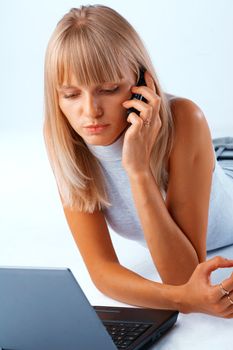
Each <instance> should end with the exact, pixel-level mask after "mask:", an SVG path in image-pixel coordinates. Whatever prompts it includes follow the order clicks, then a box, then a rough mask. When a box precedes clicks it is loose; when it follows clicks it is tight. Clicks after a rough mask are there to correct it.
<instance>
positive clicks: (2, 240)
mask: <svg viewBox="0 0 233 350" xmlns="http://www.w3.org/2000/svg"><path fill="white" fill-rule="evenodd" d="M0 162H1V172H0V198H1V200H0V265H4V266H48V267H64V266H65V267H69V268H71V270H72V271H73V273H74V275H75V277H76V278H77V280H78V282H79V284H80V285H81V287H82V289H83V291H84V292H85V294H86V296H87V298H88V299H89V301H90V303H91V304H92V305H116V306H125V304H123V303H120V302H117V301H115V300H112V299H110V298H108V297H106V296H105V295H103V294H102V293H101V292H99V291H98V290H97V289H96V288H95V286H94V285H93V283H92V281H91V279H90V277H89V275H88V273H87V270H86V268H85V266H84V263H83V261H82V259H81V256H80V254H79V251H78V249H77V248H76V246H75V243H74V241H73V239H72V236H71V234H70V232H69V229H68V226H67V223H66V221H65V218H64V214H63V210H62V207H61V204H60V200H59V196H58V193H57V188H56V184H55V181H54V178H53V175H52V172H51V169H50V166H49V163H48V160H47V156H46V153H45V148H44V144H43V139H42V137H41V135H40V134H39V133H36V134H34V133H32V134H25V135H22V134H20V135H18V134H13V133H2V134H0ZM111 235H112V239H113V243H114V245H115V248H116V251H117V254H118V257H119V259H120V261H121V263H122V264H124V265H125V266H127V267H128V268H131V269H132V270H133V271H135V272H137V273H139V274H141V275H142V276H144V277H146V278H150V279H153V280H158V281H159V276H158V274H157V273H156V271H155V269H154V266H153V263H152V260H151V258H150V256H149V253H148V251H147V249H145V248H143V247H141V246H139V245H138V244H136V243H134V242H130V241H127V240H124V239H122V238H121V237H118V236H116V235H115V234H114V233H113V232H111ZM125 251H127V252H128V251H130V252H132V254H130V255H129V254H125V253H124V252H125ZM217 254H219V255H223V256H225V257H228V258H233V246H230V247H226V248H224V249H221V250H219V251H216V252H214V253H211V254H209V257H211V256H213V255H217ZM230 271H231V272H232V269H229V270H218V271H216V272H215V273H213V275H212V280H213V282H214V283H218V282H220V281H221V280H222V279H223V278H224V277H227V276H228V275H229V274H230ZM197 348H198V349H199V350H202V349H203V350H206V349H211V350H219V349H225V350H232V349H233V319H231V320H226V319H222V318H216V317H211V316H208V315H203V314H189V315H184V314H180V315H179V317H178V321H177V323H176V325H175V326H174V327H173V329H172V330H171V331H169V333H168V334H167V335H166V336H164V337H163V338H162V339H160V340H159V342H157V343H156V344H155V345H154V346H153V347H152V349H160V350H184V349H185V350H186V349H189V350H194V349H195V350H196V349H197Z"/></svg>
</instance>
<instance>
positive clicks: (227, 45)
mask: <svg viewBox="0 0 233 350" xmlns="http://www.w3.org/2000/svg"><path fill="white" fill-rule="evenodd" d="M88 3H89V4H90V2H88ZM88 3H87V2H86V3H82V2H79V1H69V0H37V1H33V0H15V1H13V0H0V50H1V53H0V72H1V73H0V77H1V78H0V79H1V81H0V101H1V110H0V266H1V265H4V266H9V265H10V266H37V267H38V266H39V267H40V266H43V267H45V266H48V267H59V266H61V267H66V266H67V267H69V268H71V270H72V271H73V273H74V275H75V277H76V278H77V280H78V282H79V284H80V285H81V287H82V289H83V290H84V292H85V294H86V296H87V297H88V299H89V301H90V302H91V303H92V304H94V305H119V306H122V304H121V303H120V302H117V301H115V300H112V299H111V298H108V297H107V296H105V295H104V294H102V293H101V292H100V291H98V290H97V289H96V288H95V286H94V284H93V282H92V280H91V279H90V276H89V274H88V272H87V269H86V267H85V265H84V263H83V260H82V258H81V255H80V253H79V251H78V249H77V247H76V245H75V243H74V241H73V239H72V236H71V234H70V230H69V228H68V225H67V223H66V221H65V216H64V213H63V209H62V206H61V203H60V198H59V195H58V191H57V187H56V183H55V180H54V177H53V174H52V171H51V168H50V165H49V162H48V159H47V155H46V152H45V147H44V142H43V138H42V122H43V61H44V53H45V48H46V45H47V42H48V40H49V37H50V35H51V33H52V30H53V29H54V27H55V25H56V23H57V22H58V20H59V19H60V18H61V16H62V15H63V14H64V13H65V12H67V11H68V10H69V9H70V8H71V7H78V6H80V5H81V4H88ZM97 3H98V2H97ZM101 3H102V4H106V5H109V6H111V7H113V8H114V9H116V10H117V11H119V12H120V13H121V14H122V15H123V16H125V17H126V18H127V19H128V20H129V22H131V23H132V24H133V25H134V27H135V28H136V29H137V30H138V32H139V34H140V35H141V37H142V38H143V40H144V42H145V44H146V46H147V48H148V49H149V52H150V55H151V57H152V60H153V62H154V66H155V69H156V71H157V73H158V76H159V78H160V81H161V84H162V86H163V88H164V90H165V91H167V92H170V93H172V94H175V95H179V96H184V97H187V98H190V99H192V100H193V101H194V102H196V103H197V104H198V105H199V106H200V107H201V108H202V110H203V111H204V113H205V115H206V118H207V121H208V123H209V125H210V128H211V132H212V136H213V137H218V136H233V98H232V81H233V79H232V78H233V68H232V62H233V49H232V42H233V1H232V0H221V1H220V0H192V1H191V0H160V1H158V0H143V1H138V0H134V1H129V0H124V1H123V0H118V1H101ZM91 4H95V2H91ZM100 234H101V232H100ZM110 234H111V238H112V240H113V244H114V247H115V249H116V252H117V255H118V258H119V260H120V262H121V264H122V265H123V266H125V267H127V268H129V269H131V270H132V271H135V272H136V273H138V274H140V275H141V276H144V277H145V278H148V279H151V280H156V281H158V280H159V276H158V273H157V272H156V271H155V268H154V265H153V262H152V259H151V257H150V254H149V252H148V250H147V249H145V248H143V247H141V246H139V245H137V244H136V243H135V242H130V241H128V240H124V239H123V238H121V237H118V236H117V235H116V234H114V233H113V232H111V230H110ZM232 248H233V246H231V247H229V248H225V249H223V250H222V251H220V252H219V254H221V255H223V256H226V257H228V258H233V249H232ZM128 252H130V254H129V253H128ZM214 254H217V253H214ZM209 257H210V255H209ZM228 275H229V271H227V269H223V270H218V271H217V273H216V274H215V275H214V277H215V283H217V282H220V281H222V280H223V278H224V277H227V276H228ZM123 306H125V305H124V304H123ZM232 322H233V321H232V320H223V319H220V318H215V317H210V316H208V315H203V314H190V315H181V314H180V316H179V319H178V322H177V324H176V327H175V329H173V330H172V332H170V333H169V335H168V336H166V337H164V338H163V339H161V340H160V342H159V343H157V344H156V345H155V347H154V348H156V349H158V350H169V349H177V350H186V349H189V350H196V349H197V348H198V349H200V350H206V349H212V350H219V349H220V348H224V349H227V350H230V349H232ZM200 325H201V327H200Z"/></svg>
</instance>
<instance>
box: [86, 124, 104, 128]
mask: <svg viewBox="0 0 233 350" xmlns="http://www.w3.org/2000/svg"><path fill="white" fill-rule="evenodd" d="M107 125H109V124H90V125H87V126H85V128H92V129H94V128H99V127H103V126H107Z"/></svg>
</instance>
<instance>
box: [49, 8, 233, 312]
mask: <svg viewBox="0 0 233 350" xmlns="http://www.w3.org/2000/svg"><path fill="white" fill-rule="evenodd" d="M140 68H141V69H144V70H145V73H144V79H145V84H144V85H141V86H136V84H137V82H138V77H139V73H140ZM139 85H140V84H139ZM132 93H137V94H140V95H142V96H143V97H144V99H145V100H146V102H145V100H136V99H131V96H132ZM129 108H135V109H136V111H137V112H138V113H135V112H131V113H128V114H127V110H128V109H129ZM44 136H45V141H46V146H47V151H48V155H49V159H50V162H51V166H52V169H53V172H54V175H55V178H56V181H57V185H58V190H59V193H60V197H61V201H62V204H63V208H64V213H65V215H66V219H67V222H68V224H69V227H70V229H71V232H72V234H73V237H74V239H75V241H76V243H77V246H78V248H79V250H80V252H81V254H82V257H83V259H84V262H85V264H86V267H87V269H88V271H89V273H90V276H91V278H92V280H93V282H94V283H95V285H96V287H97V288H99V289H100V290H101V291H102V292H103V293H105V294H107V295H109V296H110V297H112V298H115V299H118V300H120V301H122V302H126V303H129V304H134V305H138V306H143V307H149V308H163V309H176V310H179V311H181V312H184V313H188V312H204V313H208V314H211V315H216V316H220V317H226V318H231V317H233V305H232V304H233V276H231V277H229V278H228V279H225V280H224V281H222V284H220V285H216V286H212V285H211V284H210V282H209V276H210V273H211V272H212V271H213V270H215V269H217V268H219V267H232V266H233V261H232V260H227V259H224V258H221V257H216V258H214V259H211V260H209V261H207V262H205V259H206V249H208V248H209V249H210V248H211V249H213V248H216V247H220V246H224V245H226V244H231V243H233V237H232V234H228V233H227V234H226V235H224V237H222V236H220V237H218V240H216V237H215V236H214V235H215V231H214V228H215V227H214V225H213V222H214V220H215V218H214V217H213V215H215V210H218V209H219V208H216V205H217V203H216V202H214V198H211V195H212V194H214V193H215V192H216V191H217V193H218V194H219V193H220V197H221V193H222V192H221V191H222V190H223V187H220V184H219V180H220V178H221V179H222V178H223V179H224V181H225V185H226V183H227V182H229V183H227V184H228V185H229V186H231V187H228V190H230V191H229V193H230V195H231V198H227V197H223V196H222V197H221V198H222V200H225V201H227V200H231V203H232V199H233V179H230V177H229V176H227V175H226V174H225V173H224V171H223V170H222V169H221V167H220V166H219V164H218V163H217V162H216V157H215V153H214V149H213V145H212V140H211V135H210V131H209V128H208V125H207V122H206V119H205V117H204V115H203V113H202V111H201V110H200V108H199V107H198V106H197V105H196V104H195V103H193V102H192V101H190V100H188V99H185V98H178V97H176V96H172V95H169V94H166V93H164V92H163V91H162V89H161V86H160V84H159V81H158V79H157V76H156V73H155V71H154V68H153V65H152V63H151V60H150V58H149V55H148V53H147V52H146V49H145V48H144V46H143V43H142V41H141V39H140V38H139V36H138V34H137V33H136V32H135V30H134V29H133V28H132V26H131V25H130V24H129V23H128V22H127V21H126V20H125V19H124V18H123V17H122V16H121V15H119V14H118V13H117V12H116V11H114V10H113V9H111V8H109V7H106V6H101V5H94V6H81V7H80V8H76V9H71V10H70V12H69V13H67V14H66V15H65V16H64V17H63V18H62V19H61V20H60V22H59V23H58V25H57V27H56V29H55V31H54V33H53V35H52V37H51V39H50V41H49V44H48V48H47V52H46V58H45V123H44ZM211 185H212V186H211ZM224 194H225V193H224ZM211 200H212V202H211ZM210 203H211V205H212V207H211V208H210V210H209V204H210ZM221 205H222V203H221ZM209 211H210V212H209ZM208 214H209V216H208ZM231 216H232V215H229V217H227V218H226V222H228V223H230V225H231V232H232V229H233V221H232V218H231ZM230 220H231V221H230ZM106 221H107V222H108V224H109V225H110V226H111V227H112V228H113V229H114V230H115V231H116V232H117V233H119V234H121V235H123V236H126V237H128V238H130V239H133V240H137V241H139V243H142V244H144V245H146V246H147V247H148V250H149V252H150V254H151V256H152V258H153V261H154V263H155V266H156V268H157V270H158V272H159V274H160V276H161V279H162V281H163V283H162V284H161V283H157V282H153V281H150V280H147V279H145V278H143V277H141V276H139V275H137V274H136V273H134V272H132V271H130V270H128V269H126V268H125V267H123V266H122V265H121V264H120V263H119V261H118V258H117V255H116V253H115V251H114V247H113V245H112V242H111V239H110V235H109V231H108V227H107V224H106ZM209 223H211V225H209ZM215 223H216V222H215ZM217 224H219V222H217ZM221 224H222V222H221ZM221 229H222V227H221ZM217 230H219V227H217ZM206 241H207V246H206ZM208 245H209V246H208Z"/></svg>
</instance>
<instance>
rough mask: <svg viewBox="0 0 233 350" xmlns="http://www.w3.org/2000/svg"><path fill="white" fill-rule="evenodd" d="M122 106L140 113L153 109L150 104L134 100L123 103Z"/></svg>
mask: <svg viewBox="0 0 233 350" xmlns="http://www.w3.org/2000/svg"><path fill="white" fill-rule="evenodd" d="M122 106H123V107H125V108H131V107H134V108H136V109H137V110H138V111H139V112H142V111H144V110H145V109H146V110H148V109H150V108H151V107H150V106H149V105H148V103H146V102H143V101H139V100H137V99H132V100H128V101H125V102H123V103H122Z"/></svg>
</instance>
